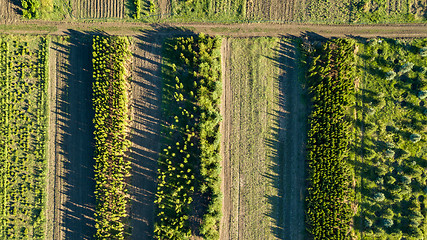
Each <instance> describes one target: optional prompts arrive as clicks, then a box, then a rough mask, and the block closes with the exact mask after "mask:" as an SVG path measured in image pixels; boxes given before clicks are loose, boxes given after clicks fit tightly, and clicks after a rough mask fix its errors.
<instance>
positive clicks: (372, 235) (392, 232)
mask: <svg viewBox="0 0 427 240" xmlns="http://www.w3.org/2000/svg"><path fill="white" fill-rule="evenodd" d="M426 46H427V39H414V40H393V39H373V40H370V41H369V44H366V45H364V46H361V49H362V51H361V52H360V55H361V56H362V61H361V64H360V67H361V68H362V69H363V71H364V73H363V75H361V76H363V78H364V80H363V81H362V83H361V84H360V85H361V86H362V87H361V91H360V94H359V95H358V96H360V97H358V98H357V100H358V102H357V103H358V104H357V105H359V106H366V105H369V104H371V103H375V102H377V101H380V99H382V100H383V101H384V106H383V107H382V108H381V110H378V109H377V111H376V113H375V114H374V115H367V114H358V116H359V117H358V119H357V121H358V122H362V123H363V124H365V125H366V124H370V125H374V126H380V125H385V126H386V127H378V128H377V129H376V130H375V131H364V132H363V129H360V130H359V129H358V131H359V132H357V135H359V136H363V137H362V138H361V139H360V140H361V141H360V142H358V143H357V145H358V146H360V145H361V146H365V147H369V148H370V149H372V150H374V151H376V152H377V153H382V154H378V155H379V156H378V157H376V158H372V159H369V158H365V157H364V156H363V155H361V154H360V156H358V157H357V163H356V164H355V165H354V167H355V169H357V170H358V172H359V173H360V175H361V181H360V185H359V186H360V190H357V191H358V195H359V196H360V204H359V208H358V213H356V215H358V218H359V219H360V218H362V219H363V218H364V217H365V216H369V217H370V219H371V220H372V221H373V222H374V224H373V226H372V227H370V228H366V227H364V226H363V224H361V225H362V226H360V227H358V226H357V224H355V229H356V231H359V232H358V234H357V236H358V237H360V236H361V235H362V234H363V238H366V239H414V240H415V239H421V238H420V236H425V234H426V232H423V231H425V229H426V226H427V225H426V224H425V219H426V218H425V217H426V216H425V214H424V213H423V212H422V211H420V210H421V208H422V206H425V204H427V201H426V198H425V197H424V196H423V195H425V194H424V193H423V188H424V187H425V181H426V180H427V179H426V177H425V175H423V170H424V169H425V162H426V159H427V153H426V151H425V149H424V144H421V142H423V140H422V136H424V134H425V133H426V130H427V129H426V128H425V127H424V125H425V123H426V120H427V118H426V116H425V115H424V111H425V106H424V104H425V103H424V101H425V99H424V100H420V98H419V96H418V93H419V91H422V90H424V88H425V84H426V79H425V68H426V66H427V63H426V61H425V58H423V57H422V56H421V55H420V52H419V50H420V49H422V48H424V47H426ZM391 71H396V72H398V74H396V76H395V77H394V78H390V79H389V80H388V81H385V80H384V76H387V75H388V74H387V72H391ZM372 105H373V106H374V104H372ZM363 110H364V111H365V109H363ZM415 133H416V135H415ZM417 141H420V142H418V143H417V144H414V142H417ZM359 144H360V145H359ZM381 155H383V156H381ZM360 163H363V164H362V165H358V164H360ZM379 177H381V178H383V179H384V181H383V183H381V182H380V181H375V180H378V178H379ZM379 193H382V194H383V195H384V198H383V197H382V196H380V195H379ZM377 194H378V195H377ZM379 200H381V201H379ZM355 219H356V218H355Z"/></svg>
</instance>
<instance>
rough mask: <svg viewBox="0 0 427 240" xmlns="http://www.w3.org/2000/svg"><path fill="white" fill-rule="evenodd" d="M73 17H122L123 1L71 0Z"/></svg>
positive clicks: (123, 14) (123, 13) (123, 11)
mask: <svg viewBox="0 0 427 240" xmlns="http://www.w3.org/2000/svg"><path fill="white" fill-rule="evenodd" d="M70 2H71V16H72V17H73V18H82V19H85V18H123V17H124V16H125V3H124V1H123V0H108V1H101V0H71V1H70Z"/></svg>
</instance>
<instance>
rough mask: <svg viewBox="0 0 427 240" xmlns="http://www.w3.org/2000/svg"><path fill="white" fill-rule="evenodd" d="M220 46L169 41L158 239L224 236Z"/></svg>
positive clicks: (199, 40) (197, 40) (208, 41)
mask: <svg viewBox="0 0 427 240" xmlns="http://www.w3.org/2000/svg"><path fill="white" fill-rule="evenodd" d="M220 46H221V39H219V38H211V37H206V36H204V35H203V34H200V35H199V36H198V37H188V38H176V39H171V40H169V41H168V42H167V43H166V47H165V68H164V82H165V83H164V94H163V111H164V112H163V116H164V121H165V122H164V124H165V130H164V132H165V135H166V136H165V141H166V147H165V148H164V150H163V152H162V155H161V157H160V160H159V169H158V171H159V175H158V188H157V194H156V204H157V220H156V223H155V229H154V231H155V235H156V237H157V238H158V239H188V238H190V237H191V236H192V235H199V234H201V235H203V236H204V238H205V239H218V238H219V222H220V218H221V205H222V195H221V192H220V176H219V174H220V161H221V158H220V154H219V147H220V136H219V122H220V121H221V116H220V113H219V103H220V96H221V67H220V66H221V65H220ZM199 225H200V226H199ZM198 227H199V228H198ZM197 228H198V229H197Z"/></svg>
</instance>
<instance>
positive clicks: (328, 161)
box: [307, 39, 355, 240]
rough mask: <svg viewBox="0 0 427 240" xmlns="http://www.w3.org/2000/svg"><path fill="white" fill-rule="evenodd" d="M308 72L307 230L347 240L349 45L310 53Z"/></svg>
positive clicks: (320, 236) (351, 47)
mask: <svg viewBox="0 0 427 240" xmlns="http://www.w3.org/2000/svg"><path fill="white" fill-rule="evenodd" d="M312 57H313V59H312V62H311V66H310V69H309V71H308V74H309V75H308V78H309V84H310V94H311V98H312V104H313V106H312V113H311V116H310V130H309V133H308V164H309V186H308V197H307V222H308V229H309V232H310V233H311V235H312V236H313V238H314V239H322V240H323V239H347V238H349V236H348V234H349V232H350V231H349V229H350V223H351V221H352V217H353V212H352V210H351V203H352V202H353V198H354V190H353V189H352V187H351V184H350V181H351V179H352V176H351V174H352V173H351V171H350V170H349V166H348V164H347V162H346V156H347V153H348V141H349V136H350V122H349V120H348V119H347V118H346V109H347V108H348V107H349V104H350V102H351V101H350V99H351V97H352V95H353V92H354V83H353V80H354V77H355V76H354V73H355V58H354V42H353V41H350V40H344V39H338V40H333V41H330V42H327V43H325V44H324V45H323V46H322V48H321V49H317V50H315V51H314V52H313V56H312Z"/></svg>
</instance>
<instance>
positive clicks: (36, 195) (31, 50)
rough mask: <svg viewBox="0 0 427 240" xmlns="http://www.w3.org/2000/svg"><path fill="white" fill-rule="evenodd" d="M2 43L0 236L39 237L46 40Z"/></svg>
mask: <svg viewBox="0 0 427 240" xmlns="http://www.w3.org/2000/svg"><path fill="white" fill-rule="evenodd" d="M0 42H1V43H0V44H1V45H0V47H1V62H0V64H1V65H0V66H1V80H2V81H1V104H2V107H1V111H2V113H1V116H2V118H1V131H2V138H1V142H2V146H1V148H2V150H1V162H2V165H1V173H2V180H1V185H0V189H1V191H2V197H1V201H0V202H1V205H0V207H1V222H2V224H1V231H0V235H1V236H2V238H7V239H22V238H32V239H42V238H43V237H44V231H45V227H44V223H45V216H44V211H45V201H46V199H45V198H46V195H45V194H46V193H45V171H46V144H47V132H46V130H47V119H48V118H47V117H48V116H47V109H48V106H47V84H48V59H49V58H48V48H49V39H48V38H44V37H18V36H8V37H2V38H1V39H0Z"/></svg>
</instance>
